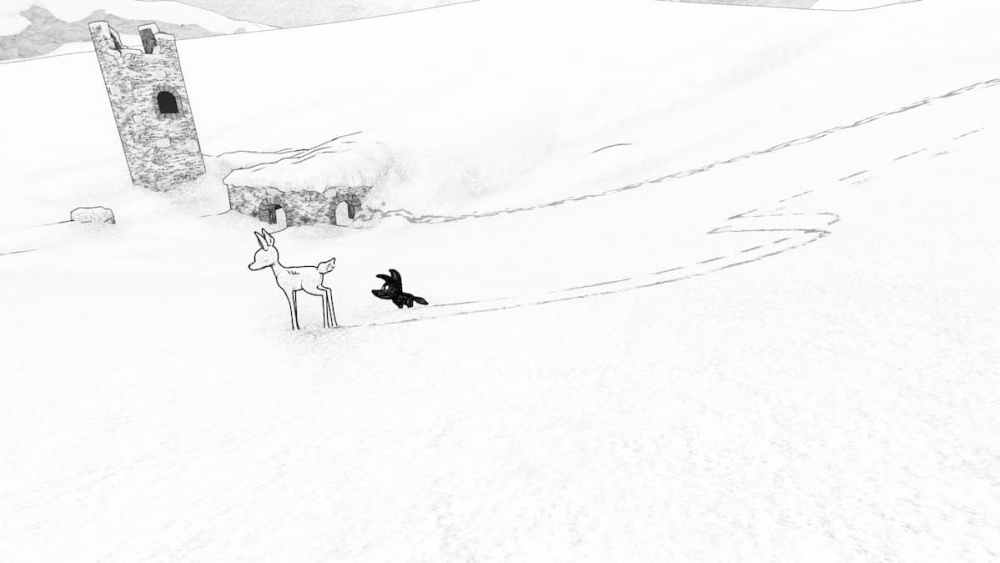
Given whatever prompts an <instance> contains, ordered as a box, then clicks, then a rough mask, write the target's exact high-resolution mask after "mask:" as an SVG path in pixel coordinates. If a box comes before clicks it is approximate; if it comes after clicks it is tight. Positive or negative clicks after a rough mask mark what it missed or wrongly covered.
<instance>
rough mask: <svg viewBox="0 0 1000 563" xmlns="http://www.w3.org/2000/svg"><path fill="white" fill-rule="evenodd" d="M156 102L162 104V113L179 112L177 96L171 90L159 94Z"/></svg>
mask: <svg viewBox="0 0 1000 563" xmlns="http://www.w3.org/2000/svg"><path fill="white" fill-rule="evenodd" d="M156 103H157V104H158V105H159V106H160V113H178V110H177V98H175V97H174V95H173V94H171V93H170V92H160V93H159V94H157V95H156Z"/></svg>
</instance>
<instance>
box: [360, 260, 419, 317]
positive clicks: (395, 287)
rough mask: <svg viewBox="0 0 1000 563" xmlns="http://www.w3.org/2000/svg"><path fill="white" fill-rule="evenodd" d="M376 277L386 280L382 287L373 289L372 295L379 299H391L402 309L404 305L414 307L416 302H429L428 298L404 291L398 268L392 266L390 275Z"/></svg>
mask: <svg viewBox="0 0 1000 563" xmlns="http://www.w3.org/2000/svg"><path fill="white" fill-rule="evenodd" d="M375 277H376V278H379V279H380V280H382V281H383V282H385V283H383V284H382V288H381V289H373V290H372V295H374V296H375V297H378V298H379V299H389V300H391V301H392V302H393V303H395V305H396V307H398V308H400V309H402V308H403V305H406V306H407V307H413V304H414V303H419V304H421V305H426V304H427V300H426V299H424V298H423V297H417V296H416V295H413V294H412V293H406V292H404V291H403V278H402V277H401V276H400V275H399V272H397V271H396V270H393V269H391V268H390V269H389V275H385V274H377V275H376V276H375Z"/></svg>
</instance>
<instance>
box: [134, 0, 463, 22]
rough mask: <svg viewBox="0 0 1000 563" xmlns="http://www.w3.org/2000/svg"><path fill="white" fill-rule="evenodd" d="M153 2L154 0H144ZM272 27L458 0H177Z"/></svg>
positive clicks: (356, 17)
mask: <svg viewBox="0 0 1000 563" xmlns="http://www.w3.org/2000/svg"><path fill="white" fill-rule="evenodd" d="M144 1H147V2H155V1H157V0H144ZM178 1H179V2H181V3H183V4H187V5H189V6H196V7H198V8H203V9H205V10H211V11H213V12H215V13H217V14H222V15H224V16H227V17H230V18H235V19H240V20H247V21H253V22H257V23H262V24H267V25H270V26H274V27H301V26H304V25H315V24H320V23H331V22H336V21H344V20H352V19H358V18H365V17H371V16H380V15H385V14H391V13H396V12H405V11H409V10H416V9H420V8H429V7H433V6H444V5H447V4H454V3H456V1H457V0H178Z"/></svg>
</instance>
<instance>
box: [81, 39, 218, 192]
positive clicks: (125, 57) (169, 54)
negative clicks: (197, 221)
mask: <svg viewBox="0 0 1000 563" xmlns="http://www.w3.org/2000/svg"><path fill="white" fill-rule="evenodd" d="M138 31H139V38H140V39H141V43H142V45H141V47H140V48H134V47H130V46H128V45H126V44H125V43H124V42H123V41H122V39H121V36H120V35H119V34H118V32H117V31H115V29H114V28H112V27H111V25H110V24H108V22H104V21H99V22H92V23H91V24H90V37H91V40H92V42H93V44H94V52H95V53H96V54H97V61H98V63H99V64H100V67H101V74H102V75H103V77H104V84H105V86H106V88H107V92H108V100H109V101H110V102H111V111H112V113H113V114H114V118H115V123H116V125H117V126H118V134H119V136H120V137H121V141H122V149H123V150H124V151H125V160H126V161H127V162H128V167H129V172H130V174H131V176H132V182H133V183H134V184H136V185H139V186H142V187H146V188H149V189H153V190H159V191H165V190H169V189H171V188H173V187H175V186H177V185H178V184H181V183H183V182H187V181H190V180H194V179H196V178H198V177H200V176H202V175H204V174H205V161H204V158H203V157H202V153H201V144H200V142H199V140H198V131H197V129H196V128H195V124H194V114H193V113H192V111H191V103H190V99H189V97H188V93H187V87H186V86H185V84H184V74H183V73H182V71H181V64H180V57H179V56H178V52H177V43H176V40H175V39H174V36H173V35H170V34H168V33H161V32H160V31H159V29H158V28H157V26H156V24H148V25H143V26H139V28H138Z"/></svg>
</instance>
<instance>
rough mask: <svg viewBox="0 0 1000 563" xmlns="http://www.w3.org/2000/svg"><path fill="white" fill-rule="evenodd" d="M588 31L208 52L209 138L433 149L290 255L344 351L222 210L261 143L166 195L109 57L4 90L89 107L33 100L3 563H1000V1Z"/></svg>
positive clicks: (531, 30) (380, 33) (494, 12)
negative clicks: (399, 293)
mask: <svg viewBox="0 0 1000 563" xmlns="http://www.w3.org/2000/svg"><path fill="white" fill-rule="evenodd" d="M560 7H561V8H563V9H565V8H566V5H565V4H564V5H562V6H556V5H552V6H551V7H539V8H537V9H535V10H534V11H533V12H532V13H533V15H535V16H536V17H535V18H529V19H525V18H523V17H518V16H519V14H523V9H524V4H523V3H519V2H517V1H511V2H507V3H496V2H494V3H488V2H484V3H478V4H473V5H468V6H460V7H456V8H450V9H448V10H441V11H437V12H432V13H425V14H413V15H408V16H400V17H397V18H387V19H383V20H373V21H368V22H358V23H355V24H350V25H346V24H345V25H337V26H329V27H326V28H324V27H319V28H310V29H304V30H295V31H281V32H274V33H267V34H256V35H248V36H243V37H238V38H237V37H230V38H215V39H209V40H197V41H188V42H184V43H183V44H182V45H181V56H182V57H183V64H184V67H185V71H186V75H187V80H188V88H189V91H190V93H191V97H192V105H193V108H194V111H195V115H196V118H197V120H198V126H199V131H200V133H201V135H202V141H203V146H204V147H205V148H206V150H208V151H209V152H211V153H213V154H217V153H222V152H227V151H233V150H270V151H276V150H279V149H286V148H295V147H307V146H314V145H317V144H319V143H320V142H322V141H323V140H324V139H329V138H330V137H332V136H334V135H336V134H339V133H347V132H351V131H354V130H364V131H365V134H366V136H367V137H368V138H372V139H377V140H379V141H380V142H383V143H385V144H386V146H388V147H390V150H392V151H393V154H394V156H395V157H396V158H397V161H398V162H401V163H404V164H403V166H404V168H403V170H405V171H406V172H407V175H406V178H405V179H404V181H401V182H400V183H398V184H395V185H387V186H384V190H383V195H384V197H385V198H386V200H387V201H386V206H387V207H388V206H400V207H406V208H407V209H408V210H409V211H410V215H408V216H409V217H411V219H412V217H414V216H416V217H418V219H416V221H417V222H409V221H407V220H406V218H405V217H402V216H400V217H392V218H389V219H386V220H385V221H383V222H381V223H378V224H377V225H376V226H375V227H374V228H371V229H343V228H336V227H327V228H292V229H289V230H287V231H284V232H282V233H279V234H278V235H277V244H278V247H279V249H280V250H281V252H282V258H283V261H284V262H285V263H286V264H290V265H291V264H309V263H316V262H318V261H319V260H321V259H326V258H328V257H330V256H336V257H337V259H338V260H337V269H336V270H335V271H334V273H333V275H332V276H330V278H329V279H330V283H331V285H332V287H333V288H334V292H335V303H336V307H337V315H338V318H339V320H340V322H341V324H343V325H345V328H343V329H341V330H337V331H324V330H322V329H320V328H318V327H319V324H320V309H319V302H318V300H317V301H313V300H310V299H305V298H304V299H302V300H300V309H301V313H302V322H303V324H304V325H305V326H306V328H307V330H304V331H302V332H299V333H293V332H291V331H289V330H288V329H287V324H288V321H287V310H286V309H285V308H284V303H283V297H282V296H281V294H280V293H279V291H278V289H277V288H276V287H275V286H274V283H273V279H272V278H271V277H270V274H268V273H266V272H249V271H247V268H246V266H247V264H248V263H249V262H250V260H251V257H252V254H253V252H254V250H255V248H256V242H255V240H254V237H253V236H252V230H253V229H254V228H258V227H259V226H260V224H259V223H257V222H256V221H254V220H252V219H250V218H246V217H240V216H236V215H233V214H226V215H212V214H213V213H214V212H217V211H219V210H221V209H222V208H223V206H224V201H225V194H224V192H221V191H220V189H219V184H218V179H219V178H221V177H222V176H223V175H224V174H225V173H226V171H227V169H228V168H231V167H232V166H235V165H239V164H246V161H247V159H249V158H251V157H250V155H251V154H252V153H237V154H231V155H224V156H222V157H220V158H210V159H209V165H210V167H211V174H210V177H209V178H208V179H207V180H206V181H205V182H203V183H202V184H201V185H199V186H197V187H193V188H191V190H190V191H189V192H182V193H178V194H174V195H173V196H162V195H158V194H150V193H143V192H141V191H138V190H134V189H129V188H127V187H126V183H127V175H126V172H125V170H124V163H123V159H122V157H121V155H120V153H119V152H118V151H119V150H120V149H119V148H118V147H117V143H118V139H117V137H116V134H115V131H114V127H113V123H112V121H111V117H110V111H108V108H107V102H106V100H105V99H104V98H103V95H104V94H103V89H102V84H101V83H100V78H99V77H97V76H95V73H96V72H97V66H96V62H95V61H93V60H92V58H87V57H76V56H68V57H62V58H59V59H50V60H44V61H34V62H31V63H25V64H19V65H6V66H3V67H0V79H2V80H3V81H4V83H5V84H6V83H8V82H7V80H8V79H9V80H11V81H12V82H11V83H22V84H29V83H31V81H32V80H34V81H37V83H38V84H51V83H52V82H53V81H56V80H59V81H64V82H65V81H72V82H73V83H74V84H77V85H78V89H77V90H76V91H75V95H76V98H75V101H76V104H78V105H77V106H76V107H75V108H74V107H73V106H72V105H70V107H62V106H60V105H59V104H55V103H53V102H54V101H56V100H58V99H59V96H60V94H57V93H56V92H50V91H49V90H47V89H44V88H41V89H39V88H35V89H31V90H32V91H31V92H22V90H20V89H18V90H4V91H3V93H2V94H0V95H2V96H4V99H3V102H4V106H5V107H17V108H20V109H21V111H19V112H17V113H16V114H14V115H13V118H14V119H13V120H12V121H11V122H10V124H9V125H8V126H7V127H5V129H4V131H3V133H2V134H0V154H4V155H5V159H4V167H5V174H6V175H7V177H8V182H7V183H6V185H5V188H4V189H5V190H7V193H8V196H9V197H8V201H9V202H14V203H16V204H17V206H12V209H9V210H8V212H7V213H5V215H4V224H3V225H2V227H0V228H2V229H3V231H2V232H3V243H2V245H0V254H4V253H11V252H18V251H29V252H21V253H18V254H6V255H3V256H0V279H2V280H3V283H2V284H0V303H2V305H3V310H4V322H3V324H2V325H0V326H2V328H0V338H2V340H3V342H4V360H5V361H4V365H5V369H4V371H3V375H0V382H2V383H3V387H2V388H3V390H4V393H3V394H2V395H0V397H2V399H0V401H2V404H0V429H2V430H0V460H2V461H0V560H2V561H66V560H88V561H90V560H101V561H105V560H106V561H136V560H152V561H232V560H243V561H275V560H278V561H297V562H300V561H331V560H334V561H469V560H477V561H499V560H514V561H546V562H549V561H601V562H604V561H663V560H669V561H699V562H700V561H830V562H838V563H839V562H845V561H846V562H852V561H857V562H869V561H900V562H904V561H905V562H912V561H928V562H940V561H977V562H978V561H983V562H986V561H992V560H995V559H997V557H998V554H1000V496H998V494H1000V491H998V489H997V483H998V482H1000V481H998V478H1000V463H998V461H997V460H998V459H1000V447H998V446H997V440H996V439H995V436H994V434H995V429H996V428H997V427H998V423H1000V414H998V413H1000V410H998V409H997V408H996V407H997V403H998V401H1000V394H998V393H1000V391H998V389H1000V388H998V386H997V385H996V381H995V378H996V376H997V370H996V366H997V365H1000V345H998V343H997V339H996V336H995V335H996V331H997V327H1000V318H998V317H1000V313H998V311H1000V296H998V292H997V288H998V286H1000V285H998V281H1000V280H998V275H997V271H996V268H995V264H996V261H997V251H996V249H997V248H998V245H1000V234H998V232H997V230H996V229H995V218H994V214H993V213H992V212H991V210H992V209H993V208H995V207H996V206H997V203H998V200H1000V197H998V196H997V195H996V190H995V187H996V185H997V184H998V180H1000V170H998V169H997V167H996V166H994V165H993V164H992V162H993V158H992V155H993V153H994V152H995V150H996V149H995V147H996V146H997V144H998V142H1000V114H998V113H997V112H996V110H995V108H996V107H997V105H998V103H1000V74H998V73H997V70H996V63H997V61H998V60H1000V41H997V40H996V39H995V38H994V35H993V33H992V30H991V29H990V26H991V24H990V21H995V16H997V15H1000V11H998V9H997V8H990V7H989V6H985V5H983V4H972V3H970V4H969V5H968V6H966V7H964V8H962V9H959V8H957V7H956V4H955V3H952V2H945V1H933V0H927V1H926V2H922V3H919V4H914V5H910V6H903V7H900V8H894V9H893V10H891V11H886V12H880V11H876V12H867V13H864V14H828V13H823V12H800V11H781V10H760V11H754V10H746V9H741V8H728V9H726V8H720V7H711V8H710V10H706V9H705V7H704V6H697V5H692V4H683V3H672V2H671V3H665V2H611V1H608V2H606V3H602V4H595V5H590V6H587V7H578V10H577V11H576V12H574V17H566V12H565V11H564V10H563V11H560V10H559V9H557V8H560ZM991 17H993V18H994V19H993V20H991V19H990V18H991ZM515 28H516V29H517V33H516V34H512V33H511V30H512V29H515ZM555 28H558V29H559V31H560V34H559V37H560V38H561V42H559V43H557V44H553V42H552V41H551V38H552V37H553V34H552V29H555ZM431 30H433V31H434V32H435V33H431ZM601 30H603V33H599V31H601ZM273 37H279V38H281V39H280V40H270V39H268V38H273ZM374 37H383V38H391V40H390V39H384V40H382V41H375V40H372V41H369V42H368V43H364V42H363V40H364V39H366V38H374ZM723 38H725V39H726V40H725V41H723V40H722V39H723ZM515 39H516V40H515ZM362 44H363V45H366V46H367V49H365V50H363V51H361V52H360V54H359V51H358V49H357V48H356V46H357V45H362ZM456 45H461V46H462V48H461V49H457V48H456ZM321 48H322V50H324V51H325V52H326V55H324V54H321V53H320V52H319V51H320V50H321ZM338 51H339V52H345V53H346V52H351V53H353V56H351V57H345V58H344V59H330V60H329V62H327V63H326V65H327V67H329V68H330V69H331V70H330V72H329V73H317V72H315V69H316V68H318V67H317V66H316V65H317V64H318V63H320V62H324V61H327V59H329V57H328V54H329V53H331V52H338ZM292 54H294V55H295V61H296V63H297V64H296V65H292V64H288V61H289V60H291V55H292ZM219 60H226V61H229V64H227V65H223V66H220V65H219V64H218V61H219ZM296 68H297V69H296ZM29 69H30V70H29ZM255 69H256V70H255ZM303 69H308V70H303ZM80 107H84V108H87V111H80ZM30 108H38V109H37V110H36V111H37V112H42V111H47V112H49V114H48V115H49V117H48V118H47V120H46V122H45V123H46V124H45V125H43V122H41V121H40V120H39V118H38V117H37V116H33V115H32V112H30V111H25V110H27V109H30ZM43 108H44V109H43ZM47 123H54V124H60V125H62V126H63V127H62V128H61V129H60V131H59V134H54V133H53V131H52V127H50V126H48V125H47ZM5 125H6V123H5ZM605 147H608V148H605ZM599 149H603V150H599ZM595 151H596V152H595ZM585 196H587V197H585ZM93 204H106V205H110V206H111V207H114V208H115V210H116V213H117V215H118V217H119V224H118V225H115V226H114V227H107V228H99V229H87V228H83V226H81V225H73V224H56V225H49V226H39V225H40V224H42V223H47V222H54V221H59V220H62V219H65V218H66V216H68V211H69V209H70V208H71V207H75V206H77V205H93ZM420 217H423V218H424V219H426V221H424V222H420V221H421V219H419V218H420ZM29 225H30V226H29ZM390 267H395V268H398V269H399V270H400V271H401V272H402V274H403V278H404V283H405V285H406V289H407V290H410V291H413V292H414V293H417V294H420V295H423V296H424V297H426V298H427V299H428V300H429V301H430V302H431V305H432V306H430V307H426V308H418V309H414V310H408V311H397V310H396V309H395V308H393V307H392V306H391V305H389V304H387V303H386V302H382V301H377V300H375V299H374V298H372V297H371V295H370V294H369V289H370V288H374V287H376V286H377V285H378V280H376V279H375V278H374V274H376V273H378V272H382V271H385V269H387V268H390Z"/></svg>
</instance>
